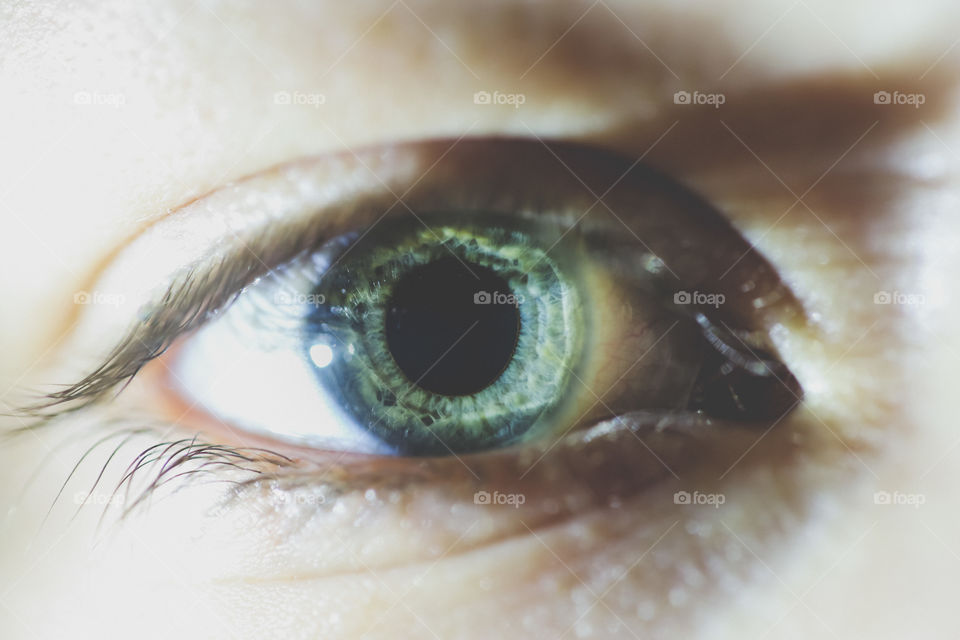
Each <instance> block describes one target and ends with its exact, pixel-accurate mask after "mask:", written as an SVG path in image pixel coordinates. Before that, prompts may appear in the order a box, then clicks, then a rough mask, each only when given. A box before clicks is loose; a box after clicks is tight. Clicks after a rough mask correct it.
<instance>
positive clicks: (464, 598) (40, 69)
mask: <svg viewBox="0 0 960 640" xmlns="http://www.w3.org/2000/svg"><path fill="white" fill-rule="evenodd" d="M0 11H2V19H0V51H2V55H0V69H2V76H0V98H2V100H0V104H2V107H0V113H2V118H0V140H2V145H0V169H2V175H3V176H4V179H3V180H2V181H0V192H2V194H3V195H2V198H0V225H2V226H0V261H2V262H0V264H2V269H0V300H2V305H0V336H2V349H3V354H4V356H3V358H2V359H0V375H2V381H3V384H2V390H3V391H5V393H4V394H3V396H2V398H3V402H4V407H3V408H4V410H5V411H6V412H8V413H9V412H12V411H13V410H14V409H15V408H16V407H17V406H18V402H20V401H21V400H22V397H23V396H22V394H21V392H23V390H27V389H37V388H46V387H44V385H49V384H51V383H54V384H56V383H65V382H69V381H72V380H73V376H74V374H75V373H76V372H77V371H78V370H80V371H82V370H83V368H84V366H86V365H87V364H89V362H88V361H86V360H81V355H80V353H81V352H82V351H83V349H82V348H80V347H78V346H77V345H76V344H75V342H74V341H71V339H70V336H71V335H72V334H71V330H72V329H73V327H74V325H75V323H76V322H78V321H80V319H81V318H82V317H83V314H85V313H86V312H87V310H86V308H81V309H78V308H77V307H78V305H76V304H74V294H75V293H76V292H77V291H80V290H89V289H90V288H91V284H90V283H91V279H93V278H94V277H95V275H96V274H97V273H98V270H99V269H100V268H102V267H103V266H104V265H105V264H107V263H108V262H109V261H110V260H111V259H113V257H115V256H116V254H117V252H118V251H119V249H120V248H122V247H123V246H124V245H125V244H126V243H129V242H130V240H131V238H133V237H134V236H135V235H136V234H137V233H139V232H140V231H142V230H143V229H144V228H146V227H147V226H148V225H149V224H151V223H152V222H154V221H156V220H158V219H160V218H162V217H163V216H164V215H165V214H166V213H167V212H169V211H171V210H173V209H175V208H177V207H180V206H182V205H183V204H185V203H187V202H190V201H192V200H194V199H196V198H198V197H200V196H202V195H203V194H205V193H207V192H209V191H211V190H213V189H216V188H218V187H221V186H222V185H224V184H225V183H228V182H230V181H232V180H236V179H238V178H241V177H243V176H246V175H250V174H254V173H256V172H259V171H263V170H264V169H267V168H269V167H271V166H274V165H277V164H278V163H283V162H288V161H291V160H296V159H298V158H301V157H304V156H310V155H316V154H322V153H325V152H334V151H344V150H352V149H360V148H363V147H366V146H369V145H377V144H383V143H388V142H392V141H396V140H409V141H417V140H426V139H431V138H440V137H445V138H451V139H453V140H456V139H458V138H460V137H461V136H470V137H475V136H492V135H502V134H506V135H511V136H519V137H525V138H530V139H532V140H537V139H540V138H543V139H551V138H552V139H565V140H574V141H578V142H582V143H587V144H591V145H595V146H598V147H601V148H605V149H611V150H616V151H619V152H621V153H623V154H624V155H625V156H627V157H628V158H629V159H637V158H640V157H641V156H642V157H643V162H645V163H646V164H648V165H650V166H653V167H656V168H658V169H660V170H662V171H664V172H666V173H667V174H669V175H670V176H672V177H673V178H674V179H676V180H677V181H679V182H680V183H682V184H683V185H685V186H686V187H688V188H689V189H691V190H693V191H695V192H697V193H699V194H701V195H702V196H703V197H704V198H706V199H707V200H708V201H709V202H710V203H711V204H712V205H713V206H714V207H716V208H717V209H718V210H719V211H721V212H723V214H724V215H726V216H727V217H728V218H729V219H730V220H731V221H732V223H733V224H734V226H735V227H736V228H737V229H738V230H740V231H741V232H742V233H743V234H744V236H745V237H746V238H747V240H748V241H750V242H752V243H755V245H756V246H757V248H758V249H759V250H760V251H761V253H762V254H763V255H765V256H766V257H767V259H768V260H769V261H770V262H771V264H772V265H773V266H774V267H775V268H776V269H777V270H778V272H779V273H780V275H781V277H782V278H783V280H784V281H785V282H786V283H788V285H789V286H790V287H791V288H792V289H793V291H794V292H795V293H796V295H797V297H798V298H799V299H800V301H801V302H802V304H803V305H804V308H805V309H806V311H807V313H808V314H809V315H810V316H811V317H813V318H814V319H815V320H816V323H817V326H818V327H819V328H820V330H819V333H818V335H817V337H816V339H808V338H804V337H792V336H779V337H778V346H779V348H780V350H781V352H782V353H783V354H785V357H786V362H787V364H788V365H789V366H790V367H791V369H792V370H793V371H794V373H795V374H796V375H797V377H798V379H799V380H800V381H801V383H802V384H803V386H804V390H805V393H806V395H805V406H804V407H802V408H801V409H800V410H798V411H796V412H795V413H794V414H792V415H791V417H790V418H789V419H788V420H786V421H785V423H784V424H782V425H779V426H778V428H777V429H774V430H770V431H769V432H762V433H757V434H755V437H754V438H753V439H752V440H751V441H738V442H737V443H736V450H735V451H733V452H732V454H731V455H730V456H729V457H728V458H724V460H725V461H724V462H723V463H719V462H718V463H717V465H718V468H717V469H713V468H711V467H710V465H709V464H707V466H706V467H705V470H704V471H703V474H702V477H700V478H699V479H698V481H697V484H696V485H695V487H696V488H697V489H698V490H700V491H702V492H706V493H711V494H716V495H720V494H722V495H723V496H725V501H724V504H723V505H722V506H721V507H720V508H717V507H715V505H709V504H701V505H695V504H687V505H684V504H676V502H675V501H674V500H673V496H674V494H675V492H676V491H677V490H678V489H680V488H683V487H686V488H693V486H687V485H683V486H681V485H679V484H676V483H674V482H672V481H668V482H664V483H660V484H657V485H655V486H654V487H652V488H648V489H645V490H643V491H639V490H638V491H636V492H633V493H632V494H631V495H629V496H627V497H626V498H624V499H623V500H618V501H599V500H598V501H597V502H596V503H593V504H584V505H579V506H577V507H576V508H572V510H571V513H569V515H568V517H565V518H563V519H560V520H558V521H552V522H549V523H544V524H543V525H542V526H541V525H538V524H536V523H533V522H532V521H531V522H530V523H529V524H530V525H531V526H527V525H523V526H520V524H518V523H517V522H515V521H512V520H516V518H517V516H516V515H515V514H513V513H512V512H508V511H503V512H497V514H496V515H491V514H490V513H489V512H482V511H468V512H460V511H457V510H456V509H454V508H453V505H450V504H443V503H442V502H441V501H440V500H436V501H433V502H429V503H428V504H427V505H425V506H423V507H422V508H421V509H419V510H411V511H409V512H407V513H404V514H403V516H402V517H400V516H396V517H394V514H392V513H391V515H390V516H389V517H388V516H385V515H384V516H382V517H381V516H378V515H377V514H376V513H374V512H373V511H371V512H367V515H368V516H369V517H368V519H367V520H362V519H353V520H351V519H350V518H342V519H340V520H331V521H327V522H325V523H324V525H323V526H324V527H325V528H324V529H323V531H325V532H327V533H328V535H327V538H326V540H327V542H328V543H329V541H330V540H331V539H336V540H337V541H338V542H337V543H336V544H332V545H331V544H328V545H327V546H326V547H325V548H324V553H327V554H336V553H337V549H338V548H342V549H350V554H351V556H352V557H353V560H355V561H351V562H344V563H341V564H340V565H335V566H334V565H329V566H328V565H322V564H321V565H318V564H317V563H316V562H313V561H312V559H311V553H310V552H311V548H310V547H308V546H307V542H306V541H305V539H298V541H297V542H295V543H290V542H288V541H286V540H285V539H284V537H283V534H282V532H279V531H278V530H276V529H275V528H273V527H272V524H271V517H272V515H271V514H269V513H265V514H254V517H252V518H251V517H250V514H249V513H245V514H243V517H240V516H238V515H236V514H232V513H231V514H226V515H223V516H222V517H216V518H212V520H211V518H209V517H208V516H204V515H203V514H205V513H206V509H208V508H209V506H210V500H211V494H210V492H209V491H204V490H202V489H200V490H197V491H190V492H184V493H182V494H178V495H176V496H173V497H172V498H171V499H169V500H166V501H163V502H158V503H157V504H156V505H154V506H152V507H151V508H150V509H148V510H144V511H142V512H138V513H137V514H135V515H134V516H132V517H131V518H129V519H127V520H126V521H124V523H123V524H122V526H120V527H117V528H115V529H111V530H110V534H109V535H98V534H97V533H96V524H97V517H98V515H99V513H98V511H97V510H96V509H91V510H89V511H90V513H88V512H87V511H86V510H85V511H83V512H82V513H81V515H80V516H79V517H77V518H76V519H72V515H73V509H72V505H73V502H71V500H72V495H73V492H74V485H73V484H71V485H70V486H69V488H68V489H67V493H66V496H67V497H66V500H67V502H68V504H69V505H71V507H68V508H64V509H56V510H54V511H52V512H51V515H50V517H49V518H47V519H46V521H44V517H45V516H46V515H47V511H48V509H50V505H51V504H52V503H53V500H54V497H55V496H56V495H57V492H58V490H59V489H60V487H61V485H62V483H63V482H64V480H65V477H66V475H67V474H68V473H69V470H70V468H71V467H72V466H73V465H74V464H75V463H76V460H77V459H79V457H80V456H82V455H83V453H84V452H85V451H86V450H87V449H89V447H90V446H91V444H92V443H93V442H94V441H96V439H97V438H98V437H99V434H98V432H97V431H96V430H95V429H86V430H83V431H82V432H81V431H79V430H77V431H76V433H81V434H82V435H81V436H78V437H73V438H72V439H70V438H68V437H67V436H69V435H70V434H71V433H74V432H73V431H71V426H75V425H71V424H69V423H70V422H71V420H67V421H66V423H64V424H59V425H57V427H56V429H50V430H46V431H37V432H34V433H32V434H25V435H24V436H22V437H18V438H16V439H12V440H5V441H4V442H3V447H2V449H0V505H3V506H4V507H5V508H4V509H2V510H0V513H3V514H4V520H3V523H2V537H0V539H2V540H3V545H2V548H0V636H2V637H4V638H63V637H71V638H93V637H190V638H192V637H197V638H206V637H231V638H234V637H235V638H247V637H263V636H268V637H288V638H318V637H322V638H358V637H371V638H376V637H384V638H397V637H438V638H454V637H463V638H471V637H484V638H490V637H543V638H558V637H569V638H573V637H577V638H631V637H639V638H658V637H703V638H728V637H731V638H732V637H736V638H744V637H749V638H764V637H770V638H781V637H803V638H806V637H838V638H850V637H943V638H947V637H956V636H957V634H958V633H960V628H958V622H957V619H956V615H955V608H956V605H955V602H954V601H955V593H954V585H955V578H954V576H955V574H956V572H957V570H958V569H960V543H958V542H957V541H958V540H960V520H958V518H957V516H956V513H957V511H956V506H957V504H956V499H955V497H954V487H955V486H956V483H957V481H958V477H957V475H958V473H960V472H958V471H957V469H958V468H960V467H958V465H957V462H958V460H960V449H958V447H957V445H958V444H960V434H958V433H957V432H956V428H955V427H956V416H955V411H956V409H955V407H954V404H955V391H954V386H955V381H956V379H957V378H956V373H955V370H954V364H955V363H956V362H957V354H958V353H960V338H958V336H957V333H956V331H955V328H954V324H955V322H954V318H955V317H956V314H957V313H958V312H960V309H958V308H957V296H956V292H957V288H958V287H960V285H958V284H957V281H956V278H955V277H953V276H954V274H956V273H958V267H960V265H958V264H957V261H958V255H960V254H958V252H957V250H956V248H957V247H956V244H957V240H956V239H957V238H958V230H960V219H958V217H957V215H956V207H957V201H958V196H960V176H958V168H960V155H958V152H960V140H958V124H960V117H958V116H957V114H958V113H960V112H958V110H957V83H958V81H960V80H958V79H960V73H958V71H960V68H958V66H960V65H958V63H960V46H957V43H958V39H957V33H958V30H957V26H958V20H960V10H958V9H957V7H956V6H955V4H954V3H948V2H935V1H929V2H926V1H924V2H913V3H876V2H870V3H868V2H847V3H831V2H820V1H814V0H798V1H796V2H793V1H791V0H788V1H786V2H759V1H756V2H752V1H738V2H734V1H727V2H681V3H677V2H619V1H616V0H601V1H597V2H567V1H566V0H563V1H560V0H555V1H552V2H520V1H496V2H485V3H466V2H449V1H447V2H440V1H436V2H432V1H429V0H398V1H397V2H393V3H390V2H373V1H370V2H353V3H340V2H269V3H267V2H262V3H255V2H232V3H226V2H223V3H220V2H204V1H201V2H196V3H190V2H179V1H170V2H150V3H136V4H132V3H125V2H102V3H93V2H89V3H87V2H74V3H56V2H6V3H4V5H3V6H2V8H0ZM477 92H488V93H489V94H491V95H508V96H514V97H516V96H521V97H522V99H518V98H515V99H513V100H512V101H509V102H507V101H504V102H501V103H497V102H496V100H493V101H491V103H484V101H483V100H475V94H477ZM677 92H687V94H689V95H690V96H691V100H690V101H686V100H685V99H684V98H683V97H680V98H677V97H675V96H676V95H677ZM878 92H881V93H879V94H878ZM883 92H885V93H883ZM278 93H285V94H287V95H289V96H291V100H290V101H289V102H290V103H289V104H287V103H284V101H283V100H279V101H278V100H277V99H276V96H277V95H278ZM679 95H680V96H683V95H684V94H682V93H681V94H679ZM696 95H701V96H714V98H713V99H712V101H711V102H702V103H700V104H695V103H694V102H696V98H695V96H696ZM293 96H300V97H299V98H296V99H294V98H293ZM311 96H312V97H311ZM715 96H722V103H720V104H718V99H716V97H715ZM878 96H879V97H878ZM885 96H886V97H885ZM883 293H889V294H890V299H889V300H884V299H883V297H882V296H881V297H880V298H878V297H877V295H878V294H883ZM73 349H78V351H77V352H76V353H75V352H74V351H73ZM84 357H85V356H84ZM130 391H131V399H130V402H133V403H134V404H136V403H143V404H144V405H145V404H146V403H148V402H149V401H150V399H149V398H148V396H149V395H150V393H151V392H150V386H149V385H148V384H144V385H140V386H139V387H138V388H131V390H130ZM125 393H126V392H125ZM73 421H74V422H78V423H79V422H82V416H78V417H77V418H76V419H75V420H73ZM3 425H4V426H5V427H9V428H16V427H18V426H22V421H21V419H19V418H14V417H9V418H5V419H4V422H3ZM125 464H126V461H124V465H125ZM122 466H123V465H121V467H122ZM98 470H99V467H98V466H97V465H93V466H91V467H90V468H86V469H85V470H83V471H82V472H81V473H80V475H79V476H78V478H79V479H78V480H77V482H78V484H76V487H77V488H83V487H84V486H86V485H85V484H84V483H85V482H88V481H89V479H90V478H92V477H94V476H95V475H96V473H97V471H98ZM113 473H116V474H117V475H116V477H112V476H111V478H110V480H111V481H112V482H114V483H115V482H116V480H117V479H118V478H119V475H120V474H121V473H122V469H121V470H118V471H116V472H113ZM432 482H434V483H442V482H443V479H434V480H433V481H432ZM451 482H453V480H451ZM25 487H26V488H25ZM424 491H426V489H424ZM471 506H472V505H471ZM348 509H349V507H348ZM451 518H452V519H453V521H455V522H454V523H453V524H450V525H449V531H448V532H446V534H445V535H440V534H437V535H436V536H435V537H433V538H431V537H430V536H429V535H428V534H427V533H428V532H429V530H430V529H431V528H433V527H435V526H436V525H437V523H438V522H447V521H448V520H450V519H451ZM445 519H447V520H445ZM511 519H512V520H511ZM478 522H479V524H477V523H478ZM41 523H42V526H41ZM474 525H476V526H478V527H479V528H477V529H471V527H473V526H474ZM371 526H375V527H377V528H378V532H379V533H381V534H382V535H383V536H386V537H387V539H395V540H399V541H408V542H409V541H417V542H416V543H413V542H410V544H404V543H397V544H396V545H394V546H392V547H390V548H389V549H388V550H387V552H386V553H387V556H388V557H386V559H385V558H384V556H383V555H382V554H381V555H376V554H375V553H374V552H371V551H370V547H372V546H375V542H374V541H372V540H370V541H369V544H368V545H367V544H365V543H364V542H359V541H360V540H367V538H366V537H365V536H368V535H369V531H365V527H371ZM501 529H503V530H509V531H510V534H509V535H501V534H500V533H499V532H500V531H501ZM468 531H469V533H468ZM458 532H459V533H458ZM481 532H482V533H481ZM420 542H423V545H424V547H423V549H417V548H416V547H417V544H419V543H420ZM467 542H469V544H467ZM278 549H280V550H281V551H276V550H278ZM421 552H422V553H421ZM368 553H373V555H366V554H368ZM371 558H373V559H371ZM264 564H269V566H270V571H265V570H263V565H264Z"/></svg>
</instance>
